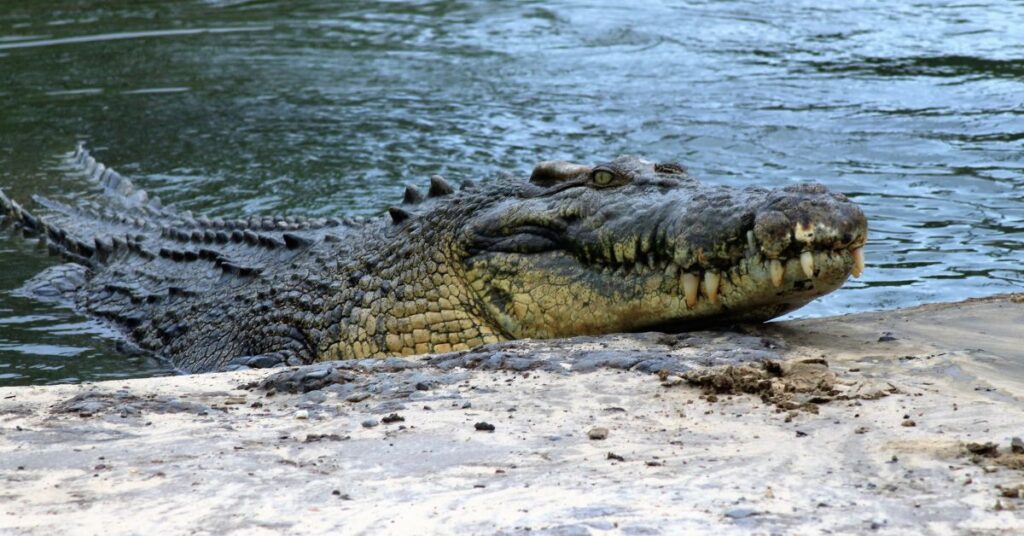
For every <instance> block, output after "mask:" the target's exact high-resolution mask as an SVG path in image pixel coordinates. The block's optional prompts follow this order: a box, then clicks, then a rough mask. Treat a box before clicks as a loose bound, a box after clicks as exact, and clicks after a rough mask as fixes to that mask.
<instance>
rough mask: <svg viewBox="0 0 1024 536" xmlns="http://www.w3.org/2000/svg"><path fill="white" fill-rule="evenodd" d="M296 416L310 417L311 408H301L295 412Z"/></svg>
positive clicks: (301, 417)
mask: <svg viewBox="0 0 1024 536" xmlns="http://www.w3.org/2000/svg"><path fill="white" fill-rule="evenodd" d="M295 418H296V419H308V418H309V410H305V409H300V410H299V411H296V412H295Z"/></svg>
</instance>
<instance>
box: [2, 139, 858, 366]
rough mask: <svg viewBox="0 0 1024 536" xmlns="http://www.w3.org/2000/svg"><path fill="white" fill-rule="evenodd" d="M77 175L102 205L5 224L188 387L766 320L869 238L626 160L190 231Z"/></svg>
mask: <svg viewBox="0 0 1024 536" xmlns="http://www.w3.org/2000/svg"><path fill="white" fill-rule="evenodd" d="M70 162H71V165H73V166H77V167H79V168H81V169H82V170H84V172H85V175H86V176H87V177H89V178H91V179H93V180H95V181H96V182H97V183H98V184H99V185H100V186H101V187H102V188H103V189H104V191H105V193H106V195H105V196H104V201H103V202H100V203H82V204H76V205H75V206H69V205H65V204H61V203H57V202H54V201H51V200H48V199H44V198H39V197H37V198H36V202H37V204H39V205H40V206H41V210H40V211H39V212H38V213H30V212H29V211H28V210H26V209H24V208H22V207H21V205H19V204H18V203H16V202H14V201H12V200H10V199H8V198H7V197H6V196H5V195H3V193H2V192H0V214H5V215H6V219H7V220H8V221H9V222H13V223H14V224H15V225H16V226H18V227H20V228H22V230H23V232H24V233H25V234H26V235H31V236H35V237H38V238H39V239H40V240H42V241H45V242H46V243H47V244H48V245H49V247H50V248H51V250H52V251H54V252H56V253H59V254H61V255H63V256H65V258H67V259H68V260H70V261H71V262H72V263H73V265H74V266H75V267H78V268H70V269H69V268H68V267H67V265H63V266H64V268H62V270H61V271H59V272H55V273H59V274H60V275H53V274H51V275H50V280H51V281H50V282H51V283H57V281H55V280H56V279H61V280H62V282H63V286H64V288H65V290H66V295H67V297H68V298H69V299H71V300H72V301H73V302H74V304H75V306H76V307H77V308H79V309H80V310H83V311H85V312H87V313H89V314H91V315H95V316H98V317H102V318H103V319H106V320H107V321H109V322H110V323H112V324H113V325H115V326H116V327H118V328H119V329H120V330H121V331H122V332H123V333H124V334H125V336H126V337H127V338H128V339H129V340H130V341H131V342H133V343H134V344H135V345H137V346H138V347H140V348H142V349H144V350H147V351H150V352H153V353H155V354H158V355H160V356H163V357H165V358H167V359H169V360H170V361H171V362H172V363H173V364H174V365H175V366H177V367H179V368H180V369H182V370H185V371H189V372H198V371H210V370H220V369H231V368H238V367H245V366H249V367H259V366H273V365H277V364H282V363H287V364H298V363H308V362H312V361H317V360H328V359H351V358H364V357H383V356H399V355H413V354H421V353H431V352H448V351H457V350H464V349H469V348H472V347H475V346H479V345H482V344H485V343H489V342H495V341H499V340H505V339H513V338H525V337H535V338H551V337H563V336H571V335H581V334H600V333H609V332H618V331H636V330H646V329H661V328H666V327H670V328H673V329H679V328H686V327H689V326H694V325H698V324H700V325H703V324H706V323H708V322H714V321H729V322H731V321H762V320H767V319H770V318H773V317H776V316H778V315H781V314H784V313H786V312H788V311H791V310H793V309H795V308H798V307H800V306H802V305H804V304H806V303H807V302H809V301H810V300H812V299H814V298H816V297H818V296H820V295H822V294H825V293H827V292H831V291H832V290H835V289H836V288H838V287H839V286H840V285H842V283H843V282H844V281H845V280H846V279H847V277H848V276H849V275H850V274H851V272H853V273H854V274H855V275H856V274H857V272H859V270H861V269H862V268H863V253H862V252H863V249H862V246H863V244H864V242H865V240H866V235H867V223H866V219H865V217H864V215H863V213H862V212H861V210H860V209H859V208H858V207H857V206H856V205H854V204H853V203H851V202H850V201H849V200H848V199H846V198H845V197H844V196H842V195H841V194H833V193H830V192H828V191H827V190H826V189H825V188H824V187H823V186H821V185H817V184H802V185H794V186H787V187H785V188H782V189H777V190H768V189H761V188H746V189H733V188H727V187H722V186H708V185H703V184H701V183H700V182H698V181H697V180H695V179H693V178H691V177H690V176H689V175H688V174H687V173H686V171H685V169H684V168H683V167H682V166H679V165H677V164H654V163H650V162H646V161H644V160H642V159H639V158H636V157H620V158H618V159H616V160H613V161H611V162H608V163H605V164H601V165H597V166H585V165H579V164H570V163H567V162H543V163H541V164H540V165H538V166H537V168H536V169H535V170H534V171H533V174H532V176H531V177H530V178H529V179H528V180H527V179H517V178H513V177H511V176H509V177H503V178H501V179H498V180H495V181H491V182H488V183H486V184H481V185H476V184H473V183H467V184H465V185H463V187H462V188H460V189H458V190H456V189H455V188H453V187H452V186H451V185H450V184H449V183H448V182H447V181H445V180H444V179H443V178H440V177H433V178H431V181H430V187H429V191H428V192H427V193H426V194H422V193H420V191H419V190H417V189H415V188H413V187H409V188H407V190H406V193H405V198H404V200H403V203H402V204H401V205H400V206H395V207H392V208H391V209H390V210H389V214H388V215H386V216H384V217H381V218H379V219H374V220H362V219H305V218H295V217H289V218H275V217H261V216H253V217H250V218H246V219H233V220H224V219H220V218H216V219H210V218H204V217H194V216H193V215H192V214H190V213H189V212H187V211H177V210H173V209H170V208H165V207H162V206H160V204H159V203H158V202H156V200H150V199H149V198H148V196H147V195H146V193H145V192H144V191H142V190H139V189H137V188H135V186H134V185H133V184H132V183H131V182H130V181H129V180H127V179H125V178H124V177H122V176H121V175H119V174H118V173H117V172H115V171H113V170H112V169H109V168H106V167H104V166H103V165H102V164H99V163H97V162H96V161H95V159H94V158H93V157H92V156H90V155H89V153H88V151H86V150H85V149H83V148H81V147H79V149H78V150H76V151H75V153H74V154H73V155H72V156H70ZM76 270H77V271H76ZM69 273H72V274H78V275H76V276H74V277H70V278H69V276H68V274H69ZM76 277H77V280H76V279H75V278H76ZM43 279H44V280H46V277H44V278H43ZM69 280H71V281H72V283H71V284H68V281H69ZM58 286H59V285H58Z"/></svg>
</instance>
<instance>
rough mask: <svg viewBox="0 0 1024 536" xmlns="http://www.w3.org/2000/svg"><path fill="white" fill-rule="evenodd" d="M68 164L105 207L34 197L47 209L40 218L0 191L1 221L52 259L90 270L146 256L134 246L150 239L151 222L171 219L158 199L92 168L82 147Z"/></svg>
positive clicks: (97, 166) (117, 175)
mask: <svg viewBox="0 0 1024 536" xmlns="http://www.w3.org/2000/svg"><path fill="white" fill-rule="evenodd" d="M68 163H69V165H71V166H72V167H73V168H74V169H75V170H76V171H78V172H79V173H81V174H82V175H84V176H85V177H87V178H89V179H90V180H92V181H93V182H94V183H95V184H96V185H98V186H100V187H101V188H102V190H103V192H104V194H105V201H106V202H105V203H103V204H96V203H88V202H83V203H80V204H79V205H78V206H74V207H72V206H69V205H66V204H64V203H61V202H59V201H56V200H53V199H49V198H46V197H42V196H33V200H34V201H35V202H36V203H37V204H38V205H40V206H41V207H42V208H44V209H46V210H45V214H40V213H35V212H32V211H29V210H28V209H26V208H24V207H23V206H21V205H20V204H19V203H18V202H17V201H14V200H12V199H10V198H9V197H8V196H7V195H6V194H4V193H3V191H2V190H0V216H3V217H5V218H6V220H7V222H8V223H13V225H14V226H15V227H16V228H20V229H21V232H22V234H23V235H25V236H26V237H35V238H38V239H39V240H40V241H42V242H44V243H45V244H46V245H47V248H48V249H49V250H50V252H51V253H53V254H56V255H60V256H62V257H64V258H65V259H67V260H69V261H71V262H75V263H78V264H81V265H84V266H86V267H89V268H97V267H98V265H100V264H104V263H106V262H107V260H108V259H109V258H110V257H111V256H112V255H113V254H115V253H116V252H118V251H125V252H128V253H136V254H140V255H143V256H145V255H147V252H145V251H143V250H142V249H141V247H140V246H139V242H141V241H142V240H143V239H144V238H145V236H146V235H151V234H153V232H154V230H155V227H154V225H153V223H152V222H154V221H159V220H160V219H161V218H167V217H171V216H174V215H175V214H174V213H173V212H172V211H169V210H167V209H165V208H163V207H162V205H161V203H160V199H159V198H151V197H150V196H149V194H148V193H147V192H146V191H145V190H143V189H141V188H137V187H136V186H135V185H134V184H133V183H132V181H131V180H129V179H128V178H127V177H124V176H122V175H121V174H120V173H118V172H117V171H115V170H114V169H113V168H110V167H107V166H105V165H104V164H102V163H100V162H97V161H96V159H95V158H93V157H92V156H91V155H90V154H89V151H88V150H87V149H86V148H85V147H84V146H83V145H82V144H79V145H78V146H77V147H75V150H74V151H73V152H72V153H69V154H68Z"/></svg>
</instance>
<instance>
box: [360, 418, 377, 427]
mask: <svg viewBox="0 0 1024 536" xmlns="http://www.w3.org/2000/svg"><path fill="white" fill-rule="evenodd" d="M378 424H380V423H379V422H377V419H366V420H365V421H363V428H373V427H374V426H377V425H378Z"/></svg>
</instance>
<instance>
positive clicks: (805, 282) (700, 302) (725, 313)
mask: <svg viewBox="0 0 1024 536" xmlns="http://www.w3.org/2000/svg"><path fill="white" fill-rule="evenodd" d="M813 255H814V263H813V270H812V274H813V275H811V276H808V275H807V273H806V272H805V270H804V266H803V265H802V264H801V261H800V258H799V257H797V258H791V259H787V260H784V261H783V260H778V261H777V264H776V265H775V266H774V267H773V266H772V264H773V261H772V259H768V258H765V257H763V256H760V255H757V256H754V257H748V258H744V259H743V260H741V261H740V262H739V263H737V264H736V265H734V266H733V267H732V268H730V269H729V270H722V271H721V272H717V273H718V275H719V276H720V277H719V278H718V288H717V292H714V289H713V288H709V286H710V287H713V285H714V283H713V280H712V281H709V280H708V278H707V277H705V274H700V275H693V274H681V275H679V276H678V277H677V279H678V281H676V282H672V281H668V282H666V283H665V284H664V285H663V289H662V290H663V291H668V292H670V293H672V294H675V295H677V296H681V299H680V304H679V306H678V310H677V312H678V316H677V318H676V319H673V320H668V321H666V322H658V323H656V324H654V325H649V326H647V327H645V328H643V329H652V328H653V329H661V330H679V329H695V328H698V327H701V326H706V325H711V324H715V323H726V322H728V323H731V322H763V321H766V320H770V319H772V318H776V317H778V316H781V315H784V314H786V313H789V312H791V311H794V310H796V309H799V308H800V307H803V306H804V305H807V304H808V303H809V302H811V301H813V300H814V299H816V298H818V297H820V296H823V295H825V294H828V293H830V292H832V291H834V290H836V289H838V288H839V287H841V286H842V285H843V283H845V282H846V280H847V279H848V278H849V276H850V273H851V270H852V269H853V267H854V258H853V255H852V254H851V252H850V251H848V250H836V251H818V252H814V253H813ZM780 271H781V276H780V273H779V272H780ZM773 272H774V273H773ZM684 278H688V279H689V280H688V281H684ZM695 284H696V286H697V291H696V293H694V292H693V286H694V285H695ZM687 287H689V288H687ZM687 290H689V292H687Z"/></svg>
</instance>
